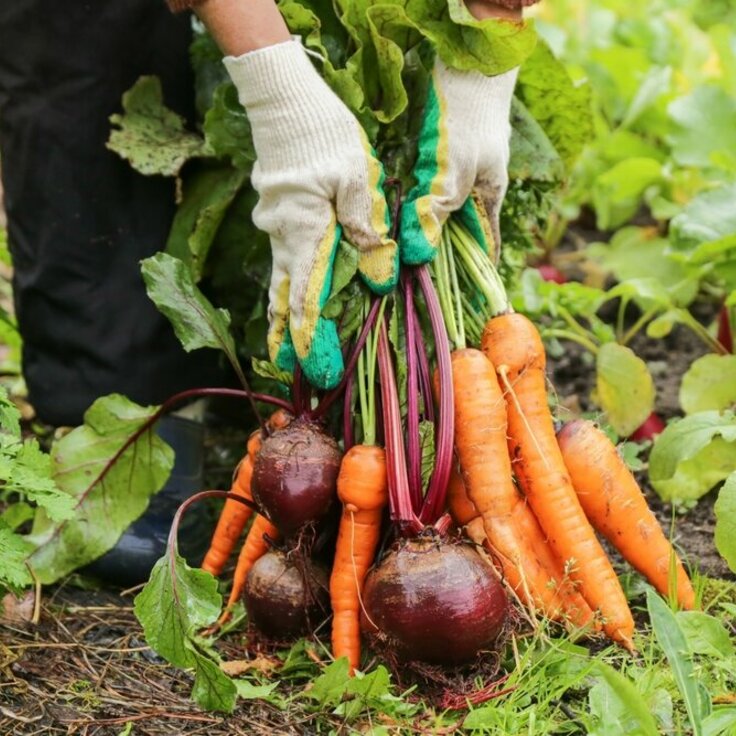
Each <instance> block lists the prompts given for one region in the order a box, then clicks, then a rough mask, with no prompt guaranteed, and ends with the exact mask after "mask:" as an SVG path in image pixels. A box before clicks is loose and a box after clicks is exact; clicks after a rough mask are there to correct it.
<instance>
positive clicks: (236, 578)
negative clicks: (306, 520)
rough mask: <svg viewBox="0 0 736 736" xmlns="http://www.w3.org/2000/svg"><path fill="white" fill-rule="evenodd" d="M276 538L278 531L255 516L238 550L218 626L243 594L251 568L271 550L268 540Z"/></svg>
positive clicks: (225, 619) (269, 523) (268, 522)
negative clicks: (231, 584)
mask: <svg viewBox="0 0 736 736" xmlns="http://www.w3.org/2000/svg"><path fill="white" fill-rule="evenodd" d="M278 536H279V530H278V529H277V528H276V527H275V526H274V525H273V524H272V523H271V522H270V521H269V520H268V519H267V518H266V517H265V516H261V515H260V514H256V515H255V517H254V518H253V523H252V524H251V527H250V529H249V530H248V535H247V536H246V538H245V542H243V547H242V549H241V550H240V555H239V556H238V562H237V564H236V565H235V572H234V573H233V587H232V588H231V589H230V596H229V598H228V599H227V605H226V606H225V611H224V612H223V614H222V615H221V616H220V620H219V621H218V624H220V625H222V624H223V623H225V621H227V620H228V619H229V618H230V609H231V608H232V606H233V605H234V604H235V603H237V602H238V600H239V599H240V596H241V595H242V594H243V588H244V587H245V579H246V578H247V577H248V573H249V572H250V569H251V567H253V565H255V563H256V562H257V561H258V560H259V559H260V558H261V557H263V555H265V554H266V552H268V550H269V549H270V548H271V545H270V544H269V541H268V540H269V539H273V540H275V539H277V538H278Z"/></svg>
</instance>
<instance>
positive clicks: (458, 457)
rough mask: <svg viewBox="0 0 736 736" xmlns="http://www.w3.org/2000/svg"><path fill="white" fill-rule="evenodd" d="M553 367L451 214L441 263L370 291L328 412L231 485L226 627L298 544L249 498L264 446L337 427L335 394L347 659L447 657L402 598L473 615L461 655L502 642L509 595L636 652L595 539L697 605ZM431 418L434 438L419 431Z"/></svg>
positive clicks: (631, 486) (339, 588)
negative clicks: (252, 581) (281, 550)
mask: <svg viewBox="0 0 736 736" xmlns="http://www.w3.org/2000/svg"><path fill="white" fill-rule="evenodd" d="M389 308H393V310H394V311H395V314H394V316H393V319H394V324H393V326H392V325H390V323H389V320H388V310H389ZM421 314H424V315H426V316H428V317H429V319H428V320H426V319H425V320H422V319H420V318H419V317H420V315H421ZM396 323H399V324H400V327H401V329H398V330H397V329H396ZM422 324H424V325H427V324H429V325H430V326H431V334H428V332H429V331H428V328H426V327H425V328H423V327H422ZM389 327H391V330H390V329H389ZM423 329H424V330H425V331H426V332H427V334H425V331H423ZM392 330H393V333H395V334H394V336H393V338H392V339H389V333H390V332H391V331H392ZM545 363H546V358H545V350H544V346H543V344H542V341H541V339H540V336H539V332H538V331H537V329H536V327H535V326H534V325H533V324H532V322H531V321H530V320H529V319H527V318H526V317H525V316H523V315H521V314H518V313H515V312H514V311H513V310H512V308H511V306H510V304H509V301H508V298H507V296H506V293H505V290H504V287H503V284H502V282H501V280H500V278H499V276H498V273H497V272H496V269H495V266H494V264H493V261H492V259H491V258H490V257H489V255H488V254H487V253H485V252H484V250H483V249H482V248H481V247H480V245H479V244H478V243H477V242H476V241H475V240H474V238H473V237H472V236H471V234H470V233H469V232H468V231H467V230H466V229H464V227H463V226H462V225H461V224H460V223H459V222H457V221H454V220H453V219H452V218H451V219H450V221H449V222H448V223H447V225H446V226H445V229H444V233H443V240H442V246H441V249H440V253H439V255H438V258H437V259H436V261H435V263H433V264H432V266H431V269H430V267H421V268H417V269H406V271H405V273H404V274H403V277H402V281H401V287H400V289H399V290H397V293H396V294H393V295H390V296H388V297H384V298H383V299H381V300H375V301H374V302H373V303H372V304H371V303H369V302H368V298H367V297H366V306H365V310H364V321H363V326H362V329H361V332H360V335H359V337H358V339H357V340H356V342H355V345H354V346H353V349H352V351H351V352H350V358H349V360H348V367H347V370H346V377H345V379H344V381H343V383H342V384H341V386H340V387H339V390H338V391H337V392H332V393H331V395H329V396H328V397H326V398H323V399H322V400H321V401H320V403H319V405H318V410H315V408H314V402H312V403H309V402H307V403H306V405H305V402H303V401H302V402H301V403H302V406H301V407H297V408H296V409H295V411H294V412H293V414H290V413H288V412H285V411H283V410H279V411H277V412H276V413H275V414H273V415H272V416H271V418H270V419H269V421H268V422H267V423H266V424H265V425H264V427H263V429H261V430H258V431H257V432H255V433H254V434H253V435H252V436H251V438H250V440H249V442H248V447H247V453H246V454H245V455H244V457H243V460H242V461H241V463H240V465H239V467H238V469H237V471H236V473H235V476H234V480H233V485H232V489H231V493H232V494H234V495H236V496H239V497H241V498H242V499H245V503H242V502H241V501H238V500H237V499H235V498H231V499H228V500H227V501H226V503H225V505H224V508H223V510H222V513H221V516H220V519H219V523H218V525H217V528H216V531H215V533H214V536H213V538H212V542H211V545H210V549H209V551H208V552H207V555H206V557H205V559H204V562H203V563H202V567H203V569H205V570H207V571H209V572H210V573H212V574H213V575H216V576H217V575H220V574H221V573H222V571H223V569H224V567H225V565H226V563H227V561H228V559H229V557H230V556H231V554H232V553H233V551H234V550H235V548H236V546H237V545H238V543H239V541H240V538H241V535H242V534H243V532H244V530H245V528H246V526H247V524H248V523H249V521H250V520H251V518H252V522H251V523H250V527H249V529H248V531H247V534H246V536H245V540H244V542H243V543H242V546H241V549H240V554H239V557H238V560H237V564H236V567H235V572H234V576H233V582H232V587H231V589H230V596H229V600H228V604H227V607H226V609H225V611H224V613H223V616H222V618H221V622H223V621H225V620H226V619H227V618H228V616H229V615H230V612H231V610H232V607H233V605H234V604H235V603H236V602H237V601H238V600H240V599H241V597H242V595H243V591H244V588H245V587H246V585H247V583H248V577H249V574H250V573H251V571H252V570H253V569H254V566H255V565H256V563H257V561H258V559H259V558H260V557H262V556H263V555H264V554H266V553H267V552H268V551H269V549H270V548H271V547H272V546H273V545H274V544H275V543H277V540H279V539H280V538H282V539H283V538H284V537H285V536H287V537H289V535H283V534H281V533H280V530H279V528H278V525H277V524H276V523H275V517H274V514H273V513H271V512H270V507H269V502H268V500H267V499H266V496H265V495H263V497H262V498H261V499H260V500H262V501H263V503H264V505H262V506H261V505H259V496H258V493H254V492H253V489H252V479H253V471H254V467H256V465H257V463H258V462H259V453H261V452H262V448H263V447H264V446H266V443H269V442H271V441H272V440H273V438H274V437H276V436H278V434H279V433H280V432H283V431H285V428H286V427H287V426H290V425H292V426H293V425H294V423H307V424H319V425H320V427H321V429H320V431H323V430H325V429H326V427H327V425H328V424H329V422H328V421H327V420H326V419H325V417H326V412H325V411H323V410H320V409H319V406H322V408H323V409H325V408H326V407H325V406H323V405H324V404H325V402H326V403H328V404H330V405H331V408H332V409H333V410H334V408H335V406H336V403H335V397H336V396H337V394H338V393H339V394H340V396H341V398H342V399H343V401H342V402H341V403H342V406H341V407H340V410H339V411H338V415H337V419H335V417H334V416H333V419H335V421H333V423H332V426H339V427H341V429H340V431H339V432H336V433H335V434H338V435H339V440H340V441H339V445H340V448H339V473H337V474H336V477H334V475H329V474H328V476H329V479H328V480H327V481H325V483H326V484H327V485H330V488H329V489H328V490H329V492H328V493H327V495H326V496H325V498H326V499H328V500H327V501H326V504H325V505H326V506H327V507H329V506H330V501H329V499H330V498H332V496H333V495H334V497H335V499H336V501H335V503H338V504H340V506H341V509H342V511H341V514H340V515H339V522H338V524H337V530H336V535H334V534H333V536H332V537H331V539H332V540H333V541H331V542H330V545H331V549H332V550H333V554H331V555H329V557H331V558H332V559H331V574H330V582H329V596H330V604H331V605H330V607H331V626H332V649H333V654H334V656H335V657H336V658H338V657H347V659H348V661H349V663H350V667H351V670H354V669H357V668H359V667H360V662H361V641H362V638H361V634H363V636H364V637H365V636H367V637H368V638H369V640H370V642H371V644H372V645H373V646H374V648H377V649H378V648H380V646H381V645H384V646H391V647H394V648H395V649H396V651H398V652H400V653H401V652H403V653H404V655H403V656H404V657H405V658H408V659H422V658H425V659H426V660H427V661H440V660H437V659H436V656H438V655H436V650H437V649H438V647H433V646H432V645H431V643H430V644H427V642H426V636H425V640H422V641H419V640H420V639H421V637H418V635H416V636H415V634H417V632H419V630H420V629H421V630H422V631H424V630H425V629H426V622H425V621H424V619H423V618H422V616H423V615H424V613H423V610H406V611H405V610H404V608H403V606H405V605H406V604H405V602H402V600H401V598H402V595H403V594H404V593H406V595H405V596H404V597H405V598H416V599H417V600H421V601H423V603H422V607H423V609H424V611H426V610H430V609H432V610H433V611H434V613H433V615H435V616H436V617H439V619H440V622H441V624H442V626H443V627H444V629H447V628H448V627H447V626H446V625H445V624H446V622H447V620H453V621H457V622H458V626H460V622H461V621H465V619H462V618H461V617H462V616H466V618H467V620H468V621H469V623H467V626H468V627H470V628H472V627H476V628H477V630H478V634H477V639H473V640H472V643H468V641H467V640H464V641H463V642H458V643H457V647H458V651H466V650H467V651H468V652H473V653H474V654H475V653H477V651H482V650H484V649H488V648H491V647H492V646H493V641H492V640H493V637H494V636H496V635H497V633H498V628H499V627H491V628H492V631H491V629H490V628H488V626H486V627H485V628H483V623H484V622H485V623H486V624H487V623H488V620H489V616H491V615H492V613H491V611H500V612H501V614H503V613H504V612H505V611H506V602H505V597H506V596H508V598H510V599H511V600H513V601H515V604H516V605H519V606H523V607H524V608H525V609H526V610H527V611H528V612H529V613H530V614H531V615H535V616H543V617H546V618H548V619H551V620H554V621H558V622H561V623H562V624H564V625H566V626H568V627H570V628H572V629H574V630H581V631H584V632H587V634H588V635H591V636H595V635H599V632H602V633H603V634H605V635H606V636H608V637H609V638H610V639H612V640H613V641H616V642H618V643H619V644H621V645H622V646H624V647H625V648H627V649H629V650H632V651H633V650H634V621H633V617H632V614H631V611H630V609H629V606H628V603H627V600H626V597H625V595H624V593H623V590H622V588H621V585H620V583H619V580H618V577H617V575H616V572H615V571H614V568H613V566H612V564H611V561H610V560H609V558H608V556H607V554H606V552H605V551H604V549H603V547H602V546H601V543H600V541H599V538H598V535H600V536H602V537H604V538H605V539H607V540H608V541H609V542H610V543H611V544H612V545H613V546H614V547H615V548H616V549H617V550H618V552H619V553H620V554H621V556H622V557H623V558H624V559H625V560H626V561H628V562H629V563H630V564H631V565H632V566H633V567H634V568H635V569H636V570H638V571H639V572H640V573H641V574H642V575H643V576H644V577H645V578H646V579H647V580H648V581H649V582H650V583H651V584H652V585H653V586H654V587H655V588H656V589H657V590H658V591H659V592H660V593H661V594H662V595H664V596H667V597H668V598H670V600H673V601H676V602H677V604H678V605H679V606H680V607H682V608H686V609H690V608H693V607H694V606H695V593H694V591H693V587H692V585H691V582H690V580H689V578H688V575H687V573H686V571H685V569H684V567H683V565H682V562H681V561H680V559H679V558H678V556H677V554H676V552H675V551H674V549H673V547H672V545H671V544H670V542H669V540H668V539H667V537H666V536H665V534H664V533H663V531H662V529H661V527H660V525H659V523H658V522H657V520H656V518H655V517H654V515H653V513H652V512H651V510H650V509H649V507H648V505H647V502H646V500H645V498H644V495H643V494H642V492H641V490H640V488H639V487H638V485H637V483H636V480H635V478H634V477H633V475H632V474H631V472H630V471H629V470H628V468H627V467H626V465H625V464H624V462H623V461H622V459H621V457H620V456H619V454H618V452H617V450H616V447H615V446H614V445H613V444H612V443H611V441H610V440H609V439H608V437H607V436H606V435H605V434H604V433H603V432H602V431H601V430H600V429H598V428H597V426H596V425H595V424H594V423H592V422H590V421H586V420H582V419H576V420H573V421H571V422H569V423H567V424H566V425H564V426H563V427H562V428H561V429H560V430H559V431H557V432H556V431H555V423H554V421H553V417H552V414H551V411H550V408H549V403H548V396H547V386H546V375H545ZM400 364H401V367H402V369H404V368H405V370H402V371H401V374H402V376H403V378H401V383H399V381H398V379H397V375H398V374H399V371H397V367H399V365H400ZM433 368H434V371H433ZM296 380H297V383H295V386H296V388H295V391H294V394H295V395H294V396H293V398H294V399H295V398H296V394H297V393H298V394H301V395H303V394H304V391H303V390H301V389H300V388H299V385H298V381H303V378H302V377H299V378H298V379H296ZM400 394H402V396H400ZM297 403H299V402H296V401H295V405H296V404H297ZM358 417H359V418H360V419H359V421H358ZM429 425H431V426H432V428H433V431H432V433H431V435H430V436H433V442H431V443H430V444H429V445H428V443H427V442H426V441H425V442H422V437H425V439H426V436H427V434H426V430H427V427H428V426H429ZM420 426H421V428H422V431H423V432H424V434H423V435H422V436H420V434H421V433H420ZM358 434H359V435H360V437H359V439H360V441H359V442H356V441H355V438H356V436H357V435H358ZM318 462H319V460H318V459H315V463H318ZM269 467H270V466H269ZM274 472H280V471H278V470H274ZM309 472H312V470H310V471H309ZM320 477H321V476H320ZM325 477H327V476H325ZM326 492H327V491H326ZM295 503H296V501H295ZM299 503H302V501H301V500H300V501H299ZM254 508H258V510H257V511H254V510H253V509H254ZM324 511H325V517H324V519H322V520H320V521H314V524H313V526H315V527H316V528H317V529H318V530H319V529H322V528H323V527H324V526H326V525H329V523H330V517H329V515H328V513H327V512H328V508H325V509H324ZM387 511H388V513H387ZM306 526H308V525H306ZM306 526H305V528H306ZM282 531H283V530H282ZM314 537H315V534H313V535H312V537H310V538H312V539H313V538H314ZM301 539H302V538H301V537H299V539H298V540H297V538H296V537H294V536H293V535H292V536H291V537H289V540H287V541H288V544H287V547H288V548H289V549H290V550H297V549H300V550H301V549H303V547H304V544H303V542H302V541H299V540H301ZM458 546H460V547H462V550H463V552H462V555H459V556H458V555H457V554H455V553H454V552H453V549H455V548H457V547H458ZM468 548H470V549H472V550H473V554H472V555H468V553H467V549H468ZM481 549H482V550H483V554H478V555H476V554H475V551H476V550H481ZM455 551H456V550H455ZM401 555H404V558H405V559H407V560H408V559H409V556H410V555H412V556H413V557H411V559H412V560H417V559H419V560H423V561H425V562H426V564H419V565H417V564H416V563H415V562H413V563H412V565H414V566H415V567H416V568H421V569H415V570H414V572H412V571H409V573H407V574H404V572H401V569H402V563H401ZM392 556H393V558H395V559H392V561H391V565H393V566H392V567H391V571H390V574H389V573H387V572H386V570H387V569H388V567H387V566H388V565H389V558H392ZM476 557H477V560H476ZM450 558H452V559H450ZM460 558H462V559H460ZM440 559H441V560H442V562H439V561H438V560H440ZM448 560H449V562H448ZM478 560H479V561H480V562H478ZM397 561H398V562H397ZM479 564H480V565H481V567H478V565H479ZM404 567H406V565H404ZM460 570H462V571H463V572H462V573H461V572H459V571H460ZM456 572H457V575H456V574H455V573H456ZM407 575H408V576H409V577H408V578H407ZM486 575H487V576H486ZM433 576H434V577H433ZM455 577H458V578H462V577H465V578H466V579H467V580H466V581H465V582H463V581H462V580H460V581H457V580H455ZM470 579H472V581H473V585H474V586H475V588H474V589H473V590H472V591H471V590H470V589H469V586H470V583H469V582H467V581H468V580H470ZM499 581H500V582H501V583H502V585H503V588H501V587H500V586H498V582H499ZM443 586H444V587H446V588H447V592H446V594H445V593H444V592H442V591H441V590H440V589H443ZM453 586H454V587H453ZM494 586H495V587H494ZM410 588H411V591H410V590H409V589H410ZM433 588H434V589H433ZM504 589H505V593H504V592H503V590H504ZM499 591H500V592H499ZM409 592H411V595H409ZM486 593H487V595H486ZM443 596H445V597H443ZM484 596H485V597H486V598H487V599H488V600H487V601H484V602H483V606H482V607H481V606H480V603H479V604H478V606H479V607H478V608H477V610H475V609H474V610H472V611H470V612H468V611H469V609H468V606H466V609H468V610H466V611H465V612H464V613H463V612H462V611H459V610H457V611H456V610H455V609H456V608H458V609H459V606H455V605H454V602H456V601H459V600H460V599H463V600H465V598H469V599H475V600H480V599H481V598H483V597H484ZM499 596H500V597H501V598H503V600H501V598H499ZM494 601H496V602H498V601H500V603H499V604H498V605H497V606H496V605H495V604H494ZM494 606H495V607H494ZM433 607H434V608H433ZM470 608H472V606H470ZM493 615H496V614H495V613H494V614H493ZM443 617H445V618H443ZM468 617H469V618H468ZM462 625H463V626H465V623H463V624H462ZM451 628H452V627H451ZM444 635H445V634H444V633H443V631H439V630H438V632H433V633H431V637H435V639H436V637H440V636H444ZM417 641H419V643H417ZM433 641H434V640H433ZM446 645H447V646H448V647H452V646H455V644H454V643H453V642H452V641H448V642H446ZM463 646H464V647H465V649H463ZM422 647H424V649H423V648H422ZM468 647H469V648H468ZM476 650H477V651H476ZM423 652H425V653H426V657H425V656H424V655H423Z"/></svg>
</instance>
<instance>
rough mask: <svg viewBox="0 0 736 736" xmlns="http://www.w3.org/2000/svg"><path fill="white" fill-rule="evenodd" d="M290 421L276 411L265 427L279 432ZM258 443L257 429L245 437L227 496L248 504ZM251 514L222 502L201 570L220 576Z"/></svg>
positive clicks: (237, 505)
mask: <svg viewBox="0 0 736 736" xmlns="http://www.w3.org/2000/svg"><path fill="white" fill-rule="evenodd" d="M291 420H292V416H291V414H289V413H288V412H287V411H284V409H277V410H276V411H275V412H274V413H273V414H272V415H271V416H270V418H269V419H268V422H267V423H266V426H267V427H268V429H269V430H276V429H282V428H283V427H285V426H287V425H288V424H289V423H290V422H291ZM261 441H262V440H261V431H260V430H256V431H255V432H253V433H251V435H250V437H249V438H248V445H247V455H246V456H245V457H244V458H243V459H242V460H241V461H240V464H239V465H238V467H237V468H236V469H235V475H234V478H233V483H232V487H231V488H230V493H235V494H237V495H238V496H242V497H243V498H245V499H246V500H247V501H250V502H251V503H252V502H253V496H252V495H251V492H250V482H251V478H252V476H253V463H254V462H255V459H256V455H257V454H258V452H259V450H260V449H261ZM252 514H253V511H252V509H250V508H248V506H246V505H245V504H242V503H240V502H238V501H233V500H232V499H228V500H227V501H225V505H224V506H223V507H222V511H221V512H220V518H219V519H218V521H217V526H216V527H215V531H214V533H213V534H212V541H211V542H210V546H209V549H208V550H207V553H206V554H205V556H204V561H203V562H202V569H203V570H206V571H207V572H209V573H212V575H219V574H220V573H221V572H222V570H223V568H224V567H225V563H226V562H227V561H228V559H229V557H230V555H231V554H232V551H233V549H234V548H235V544H236V542H237V541H238V539H239V538H240V535H241V534H242V532H243V529H244V528H245V525H246V524H247V523H248V519H250V517H251V515H252Z"/></svg>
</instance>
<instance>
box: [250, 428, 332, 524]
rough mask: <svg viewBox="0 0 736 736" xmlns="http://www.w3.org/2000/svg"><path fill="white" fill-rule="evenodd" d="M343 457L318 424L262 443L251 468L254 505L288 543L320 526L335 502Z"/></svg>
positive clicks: (273, 437)
mask: <svg viewBox="0 0 736 736" xmlns="http://www.w3.org/2000/svg"><path fill="white" fill-rule="evenodd" d="M341 458H342V455H341V453H340V449H339V448H338V446H337V442H335V440H334V439H333V438H332V437H330V436H329V435H327V434H325V433H324V432H323V431H322V430H321V429H320V428H319V427H318V426H317V425H316V424H313V423H311V422H307V421H299V420H297V421H294V422H292V423H291V424H290V425H289V426H288V427H286V428H285V429H282V430H280V431H278V432H275V433H274V434H272V435H271V436H270V437H269V438H268V439H267V440H265V441H264V443H263V446H262V447H261V451H260V452H259V453H258V457H257V458H256V462H255V465H254V466H253V480H252V491H253V500H254V501H255V502H256V504H258V506H259V507H260V508H262V509H263V511H264V513H265V515H266V516H267V517H268V518H269V519H270V520H271V521H272V522H273V523H274V524H275V525H276V526H277V527H278V529H279V531H280V532H281V533H282V534H283V535H284V536H285V537H291V536H294V534H296V533H297V532H298V531H299V530H300V529H302V528H303V527H305V526H306V525H307V524H312V523H315V522H317V521H319V520H320V519H321V518H322V517H323V516H324V515H325V514H326V513H327V511H328V510H329V509H330V506H331V505H332V503H333V501H334V500H335V494H336V484H337V474H338V472H339V470H340V460H341Z"/></svg>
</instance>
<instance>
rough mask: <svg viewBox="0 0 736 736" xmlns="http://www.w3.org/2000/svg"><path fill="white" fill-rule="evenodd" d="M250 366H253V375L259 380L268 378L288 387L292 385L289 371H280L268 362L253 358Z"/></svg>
mask: <svg viewBox="0 0 736 736" xmlns="http://www.w3.org/2000/svg"><path fill="white" fill-rule="evenodd" d="M251 365H252V366H253V373H255V374H256V375H257V376H260V377H261V378H268V379H270V380H272V381H277V382H278V383H282V384H284V386H289V387H291V386H292V384H293V383H294V376H293V375H292V374H291V373H289V371H284V370H282V369H281V368H279V367H278V366H277V365H276V364H275V363H272V362H271V361H270V360H259V359H258V358H253V359H252V360H251Z"/></svg>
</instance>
